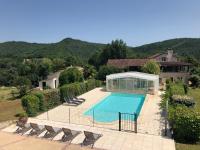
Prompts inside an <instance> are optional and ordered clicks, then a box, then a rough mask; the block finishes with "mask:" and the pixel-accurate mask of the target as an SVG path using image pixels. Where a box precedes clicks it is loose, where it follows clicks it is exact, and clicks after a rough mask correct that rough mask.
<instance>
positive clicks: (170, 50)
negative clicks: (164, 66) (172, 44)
mask: <svg viewBox="0 0 200 150" xmlns="http://www.w3.org/2000/svg"><path fill="white" fill-rule="evenodd" d="M172 59H173V50H172V49H169V50H167V61H172Z"/></svg>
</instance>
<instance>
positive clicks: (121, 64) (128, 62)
mask: <svg viewBox="0 0 200 150" xmlns="http://www.w3.org/2000/svg"><path fill="white" fill-rule="evenodd" d="M149 60H153V59H109V60H108V63H107V65H109V66H114V67H117V68H126V67H130V66H133V67H141V66H143V65H144V64H145V63H146V62H147V61H149ZM159 64H160V66H191V65H192V64H190V63H186V62H180V61H179V62H167V61H165V62H159Z"/></svg>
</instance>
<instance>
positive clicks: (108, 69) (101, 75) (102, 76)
mask: <svg viewBox="0 0 200 150" xmlns="http://www.w3.org/2000/svg"><path fill="white" fill-rule="evenodd" d="M119 72H122V70H121V69H118V68H116V67H112V66H101V67H100V69H99V72H98V74H97V78H98V79H99V80H106V76H107V75H109V74H112V73H119Z"/></svg>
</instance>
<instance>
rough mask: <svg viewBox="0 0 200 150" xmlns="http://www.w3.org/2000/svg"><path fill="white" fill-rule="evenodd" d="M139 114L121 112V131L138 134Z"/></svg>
mask: <svg viewBox="0 0 200 150" xmlns="http://www.w3.org/2000/svg"><path fill="white" fill-rule="evenodd" d="M137 117H138V115H137V113H134V114H131V113H121V112H119V131H129V132H135V133H137Z"/></svg>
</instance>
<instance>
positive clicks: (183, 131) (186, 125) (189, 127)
mask: <svg viewBox="0 0 200 150" xmlns="http://www.w3.org/2000/svg"><path fill="white" fill-rule="evenodd" d="M169 120H170V122H171V123H173V124H172V125H173V132H174V134H173V136H174V138H175V140H176V141H178V142H190V143H191V142H193V143H195V142H197V141H199V138H200V114H198V113H197V112H195V111H194V110H192V109H190V108H187V107H185V106H182V105H181V106H178V107H176V108H174V109H170V111H169Z"/></svg>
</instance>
